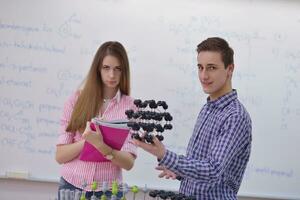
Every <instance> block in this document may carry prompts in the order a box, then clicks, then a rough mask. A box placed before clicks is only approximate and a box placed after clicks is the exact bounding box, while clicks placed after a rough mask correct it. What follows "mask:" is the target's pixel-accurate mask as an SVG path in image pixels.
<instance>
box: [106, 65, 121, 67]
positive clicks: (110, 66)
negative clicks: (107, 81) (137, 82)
mask: <svg viewBox="0 0 300 200" xmlns="http://www.w3.org/2000/svg"><path fill="white" fill-rule="evenodd" d="M103 67H121V65H117V66H109V65H103Z"/></svg>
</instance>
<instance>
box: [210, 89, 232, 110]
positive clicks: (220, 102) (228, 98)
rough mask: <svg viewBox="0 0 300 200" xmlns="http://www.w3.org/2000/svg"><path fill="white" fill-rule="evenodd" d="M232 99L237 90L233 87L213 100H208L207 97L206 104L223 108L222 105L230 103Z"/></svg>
mask: <svg viewBox="0 0 300 200" xmlns="http://www.w3.org/2000/svg"><path fill="white" fill-rule="evenodd" d="M234 99H237V92H236V90H235V89H233V90H232V91H231V92H229V93H227V94H225V95H223V96H221V97H219V98H217V99H215V100H210V99H209V97H208V98H207V104H208V105H210V106H212V107H219V108H223V107H224V106H226V105H227V104H228V103H230V102H231V101H233V100H234Z"/></svg>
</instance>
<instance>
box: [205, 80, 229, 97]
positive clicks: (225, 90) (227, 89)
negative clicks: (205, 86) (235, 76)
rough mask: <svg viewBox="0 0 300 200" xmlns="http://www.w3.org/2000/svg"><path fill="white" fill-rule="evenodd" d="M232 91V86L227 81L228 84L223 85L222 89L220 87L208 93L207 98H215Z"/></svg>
mask: <svg viewBox="0 0 300 200" xmlns="http://www.w3.org/2000/svg"><path fill="white" fill-rule="evenodd" d="M231 91H232V86H231V82H229V83H228V84H226V85H224V87H223V88H222V89H220V90H219V91H218V92H216V93H214V94H211V95H209V99H210V100H216V99H218V98H219V97H222V96H224V95H225V94H228V93H230V92H231Z"/></svg>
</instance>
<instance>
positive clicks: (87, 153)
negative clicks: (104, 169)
mask: <svg viewBox="0 0 300 200" xmlns="http://www.w3.org/2000/svg"><path fill="white" fill-rule="evenodd" d="M96 123H97V122H96ZM97 124H98V126H99V128H100V130H101V133H102V136H103V140H104V142H105V143H106V144H107V145H109V146H110V147H112V148H114V149H117V150H120V149H121V148H122V146H123V144H124V142H125V140H126V138H127V136H128V134H129V129H128V128H127V126H126V125H121V126H120V124H114V123H109V122H103V124H102V123H101V124H100V123H97ZM91 129H92V130H94V131H95V130H96V129H95V122H92V123H91ZM79 159H80V160H83V161H91V162H111V161H109V160H107V159H106V158H105V157H104V156H103V155H102V154H101V153H100V152H99V151H98V150H97V149H96V148H95V147H94V146H93V145H92V144H90V143H89V142H85V143H84V146H83V149H82V151H81V153H80V156H79Z"/></svg>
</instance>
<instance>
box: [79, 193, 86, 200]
mask: <svg viewBox="0 0 300 200" xmlns="http://www.w3.org/2000/svg"><path fill="white" fill-rule="evenodd" d="M80 200H86V199H85V192H82V195H81V197H80Z"/></svg>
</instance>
